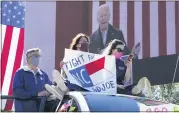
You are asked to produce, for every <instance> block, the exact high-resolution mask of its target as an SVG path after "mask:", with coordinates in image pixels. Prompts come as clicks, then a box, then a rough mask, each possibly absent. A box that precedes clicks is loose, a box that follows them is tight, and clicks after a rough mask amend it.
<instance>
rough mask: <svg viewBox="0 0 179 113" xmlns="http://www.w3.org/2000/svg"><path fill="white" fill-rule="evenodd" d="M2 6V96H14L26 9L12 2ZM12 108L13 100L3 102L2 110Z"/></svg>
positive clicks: (22, 47) (21, 51)
mask: <svg viewBox="0 0 179 113" xmlns="http://www.w3.org/2000/svg"><path fill="white" fill-rule="evenodd" d="M1 6H2V9H1V14H2V24H1V29H2V35H1V36H2V42H1V44H2V45H1V47H2V51H1V94H2V95H12V83H13V75H14V74H15V72H16V70H17V69H18V68H19V67H20V66H21V65H22V60H23V50H24V17H25V16H24V14H25V8H24V6H23V4H22V3H21V2H12V1H2V2H1ZM12 106H13V101H12V100H2V106H1V107H2V109H6V110H11V109H12Z"/></svg>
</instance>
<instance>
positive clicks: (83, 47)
mask: <svg viewBox="0 0 179 113" xmlns="http://www.w3.org/2000/svg"><path fill="white" fill-rule="evenodd" d="M89 43H90V40H89V38H88V36H86V35H85V34H83V33H79V34H77V35H76V36H75V37H74V38H73V40H72V42H71V44H70V48H69V49H72V50H78V51H84V52H88V51H89ZM63 65H64V62H63V61H61V62H60V68H61V69H62V73H61V75H62V78H63V79H64V80H65V84H66V85H67V87H68V88H69V90H78V91H79V90H80V91H87V90H86V89H84V88H82V87H80V86H77V85H76V84H71V83H70V81H68V79H67V76H66V74H65V72H64V71H63Z"/></svg>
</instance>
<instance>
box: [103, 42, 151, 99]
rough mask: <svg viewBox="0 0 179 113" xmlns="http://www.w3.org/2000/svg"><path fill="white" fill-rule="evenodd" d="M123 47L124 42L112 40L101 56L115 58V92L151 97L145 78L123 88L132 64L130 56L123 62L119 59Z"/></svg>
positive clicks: (149, 86) (129, 77)
mask: <svg viewBox="0 0 179 113" xmlns="http://www.w3.org/2000/svg"><path fill="white" fill-rule="evenodd" d="M124 47H125V44H124V42H122V41H121V40H117V39H114V40H112V41H111V42H110V43H109V44H108V46H107V47H106V48H105V50H104V51H103V53H102V54H103V55H114V56H115V58H116V76H117V92H118V93H124V94H128V95H139V96H146V97H151V96H152V94H151V93H152V92H151V85H150V82H149V80H148V79H147V78H146V77H143V78H141V79H140V80H139V82H138V84H132V85H129V86H127V87H125V86H124V84H125V83H127V82H128V81H129V80H130V79H131V69H130V67H131V63H132V57H131V55H129V56H130V57H129V58H128V59H127V61H125V62H124V61H123V60H122V59H121V57H122V55H123V50H124Z"/></svg>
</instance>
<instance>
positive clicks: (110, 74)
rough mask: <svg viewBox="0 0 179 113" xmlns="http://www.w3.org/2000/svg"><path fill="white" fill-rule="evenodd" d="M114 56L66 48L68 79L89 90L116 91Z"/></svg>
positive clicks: (64, 60)
mask: <svg viewBox="0 0 179 113" xmlns="http://www.w3.org/2000/svg"><path fill="white" fill-rule="evenodd" d="M115 61H116V60H115V57H114V56H102V55H98V54H92V53H88V52H82V51H75V50H70V49H65V57H64V59H63V62H64V63H65V64H64V66H63V69H64V71H65V73H66V75H67V78H68V80H69V81H70V82H71V83H73V84H77V85H79V86H81V87H83V88H85V89H87V90H89V91H93V92H105V93H116V63H115Z"/></svg>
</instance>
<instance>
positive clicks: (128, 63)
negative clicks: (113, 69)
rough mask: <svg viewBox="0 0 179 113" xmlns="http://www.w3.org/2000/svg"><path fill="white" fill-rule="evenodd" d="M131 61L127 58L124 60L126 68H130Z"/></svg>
mask: <svg viewBox="0 0 179 113" xmlns="http://www.w3.org/2000/svg"><path fill="white" fill-rule="evenodd" d="M131 63H132V60H127V61H126V62H125V64H126V66H127V68H130V66H131Z"/></svg>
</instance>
